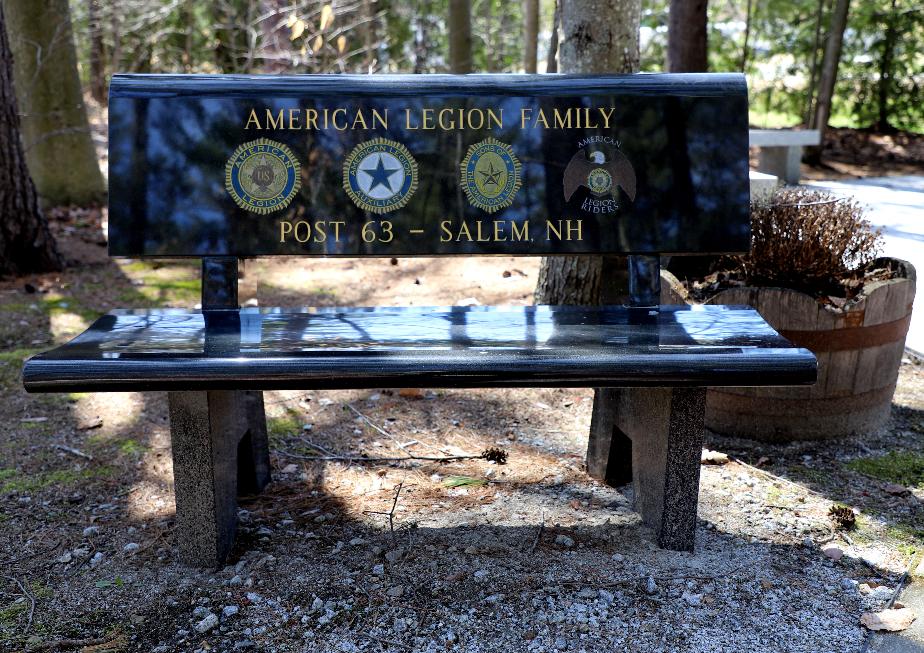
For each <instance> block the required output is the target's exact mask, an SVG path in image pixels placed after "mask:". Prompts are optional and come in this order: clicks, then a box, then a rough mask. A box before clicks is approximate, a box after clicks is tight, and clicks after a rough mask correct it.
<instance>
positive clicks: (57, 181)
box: [3, 0, 105, 204]
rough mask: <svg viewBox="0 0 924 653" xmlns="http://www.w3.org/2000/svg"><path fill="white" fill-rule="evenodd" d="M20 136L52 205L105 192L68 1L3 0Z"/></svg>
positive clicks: (37, 180) (38, 185) (97, 197)
mask: <svg viewBox="0 0 924 653" xmlns="http://www.w3.org/2000/svg"><path fill="white" fill-rule="evenodd" d="M3 6H4V8H5V9H6V19H7V33H8V35H9V39H10V47H11V50H12V52H13V55H14V61H13V63H14V72H15V76H14V81H15V83H16V96H17V98H18V99H19V106H20V108H21V109H22V116H23V119H22V137H23V144H24V147H25V153H26V160H27V162H28V165H29V170H30V171H31V172H32V177H33V179H34V180H35V186H36V188H37V189H38V192H39V195H41V196H42V197H43V198H44V199H45V200H46V201H48V202H49V203H52V204H86V203H89V202H95V201H98V200H100V199H101V198H102V197H103V195H104V193H105V185H104V182H103V176H102V174H101V173H100V169H99V162H98V161H97V158H96V151H95V149H94V148H93V142H92V141H91V140H90V129H89V124H88V122H87V111H86V107H84V103H83V93H82V90H81V88H80V78H79V77H78V75H77V56H76V53H75V52H74V39H73V34H72V32H71V18H70V12H69V8H68V2H67V0H3Z"/></svg>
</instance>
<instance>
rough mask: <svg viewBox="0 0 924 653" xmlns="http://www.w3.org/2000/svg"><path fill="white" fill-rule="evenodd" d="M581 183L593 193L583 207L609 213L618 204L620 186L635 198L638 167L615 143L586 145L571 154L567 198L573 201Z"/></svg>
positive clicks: (566, 189) (567, 168)
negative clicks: (611, 145)
mask: <svg viewBox="0 0 924 653" xmlns="http://www.w3.org/2000/svg"><path fill="white" fill-rule="evenodd" d="M582 186H583V187H585V188H587V189H588V190H589V191H590V195H591V197H590V198H588V199H587V200H585V201H584V204H583V205H582V208H584V209H585V210H588V211H591V212H593V213H609V212H612V211H613V210H615V208H616V206H615V204H616V202H615V200H616V197H617V196H618V190H617V189H618V188H622V190H623V191H624V192H625V193H626V195H627V196H628V197H629V199H630V200H632V201H635V169H634V168H633V167H632V164H631V163H630V162H629V159H627V158H626V155H625V154H623V153H622V152H620V151H619V149H617V148H615V147H610V146H608V145H602V146H598V147H595V148H593V149H591V148H588V147H585V148H582V149H580V150H578V152H577V153H576V154H575V155H574V156H573V157H571V161H569V162H568V166H567V167H566V168H565V176H564V188H565V201H570V200H571V196H572V195H574V194H575V193H576V192H577V190H578V189H579V188H581V187H582ZM607 198H608V199H607Z"/></svg>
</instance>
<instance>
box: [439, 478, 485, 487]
mask: <svg viewBox="0 0 924 653" xmlns="http://www.w3.org/2000/svg"><path fill="white" fill-rule="evenodd" d="M487 484H488V482H487V480H485V479H483V478H474V477H472V476H449V477H447V478H446V480H445V481H443V485H444V486H446V487H464V486H466V485H487Z"/></svg>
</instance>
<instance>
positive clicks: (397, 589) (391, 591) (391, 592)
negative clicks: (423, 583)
mask: <svg viewBox="0 0 924 653" xmlns="http://www.w3.org/2000/svg"><path fill="white" fill-rule="evenodd" d="M385 593H386V594H387V595H388V596H390V597H392V598H395V599H396V598H398V597H399V596H401V595H402V594H404V586H403V585H395V586H394V587H389V588H388V591H386V592H385Z"/></svg>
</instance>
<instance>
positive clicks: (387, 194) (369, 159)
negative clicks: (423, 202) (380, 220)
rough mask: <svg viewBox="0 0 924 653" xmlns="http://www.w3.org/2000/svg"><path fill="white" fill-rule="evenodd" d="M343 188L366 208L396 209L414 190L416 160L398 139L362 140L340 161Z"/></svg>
mask: <svg viewBox="0 0 924 653" xmlns="http://www.w3.org/2000/svg"><path fill="white" fill-rule="evenodd" d="M343 188H344V190H346V192H347V194H348V195H349V196H350V199H352V200H353V202H354V203H355V204H356V206H358V207H359V208H361V209H364V210H366V211H371V212H372V213H388V212H389V211H394V210H395V209H400V208H401V207H402V206H404V205H405V204H407V203H408V202H409V201H410V199H411V196H412V195H413V194H414V191H415V190H417V162H416V161H415V160H414V157H412V156H411V153H410V152H408V150H407V148H406V147H404V146H403V145H402V144H401V143H396V142H395V141H391V140H388V139H387V138H374V139H372V140H371V141H364V142H362V143H360V144H359V145H357V146H356V147H354V148H353V151H352V152H350V155H349V156H348V157H347V159H346V161H345V162H344V164H343Z"/></svg>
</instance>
